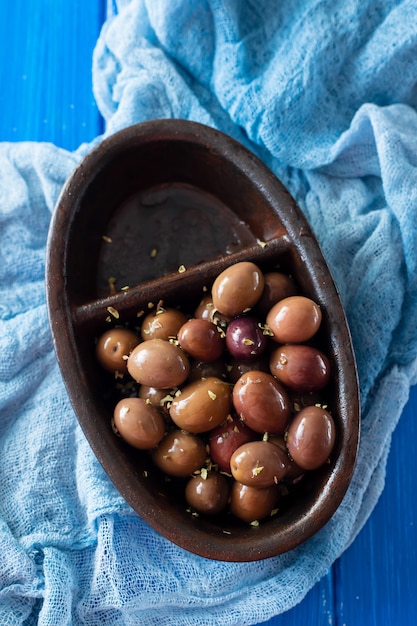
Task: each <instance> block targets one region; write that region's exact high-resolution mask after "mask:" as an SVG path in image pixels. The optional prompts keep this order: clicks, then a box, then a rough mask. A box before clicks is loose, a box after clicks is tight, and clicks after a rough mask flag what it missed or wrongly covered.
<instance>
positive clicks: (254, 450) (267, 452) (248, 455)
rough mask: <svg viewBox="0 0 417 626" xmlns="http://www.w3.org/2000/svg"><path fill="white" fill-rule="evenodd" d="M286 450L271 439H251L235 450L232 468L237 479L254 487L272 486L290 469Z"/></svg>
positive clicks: (231, 461) (231, 463) (231, 460)
mask: <svg viewBox="0 0 417 626" xmlns="http://www.w3.org/2000/svg"><path fill="white" fill-rule="evenodd" d="M288 465H289V464H288V458H287V455H286V454H285V452H283V451H282V450H281V448H279V447H278V446H275V445H274V444H273V443H270V442H269V441H250V442H249V443H244V444H243V445H241V446H240V447H239V448H237V450H235V451H234V453H233V454H232V457H231V459H230V470H231V473H232V476H233V478H234V479H235V480H237V481H239V482H241V483H243V484H244V485H250V486H252V487H258V488H263V487H270V486H271V485H276V484H278V483H279V482H280V480H282V479H283V478H284V476H285V474H286V473H287V471H288V469H289V468H288Z"/></svg>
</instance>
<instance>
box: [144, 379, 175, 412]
mask: <svg viewBox="0 0 417 626" xmlns="http://www.w3.org/2000/svg"><path fill="white" fill-rule="evenodd" d="M175 392H176V389H157V388H156V387H149V386H148V385H141V386H140V387H139V391H138V397H139V398H142V399H143V400H146V402H147V403H148V404H151V405H152V406H154V407H156V408H157V409H159V410H160V411H162V413H164V414H168V411H169V405H170V403H171V402H172V398H173V397H174V394H175Z"/></svg>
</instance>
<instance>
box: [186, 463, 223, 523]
mask: <svg viewBox="0 0 417 626" xmlns="http://www.w3.org/2000/svg"><path fill="white" fill-rule="evenodd" d="M229 493H230V486H229V481H228V480H227V478H226V477H225V476H223V475H222V474H219V473H218V472H213V471H212V472H209V473H208V474H207V475H205V474H203V473H202V474H200V475H199V476H193V477H192V478H190V480H189V481H188V483H187V485H186V487H185V499H186V501H187V502H188V504H189V505H190V506H191V507H192V508H193V509H195V510H196V511H197V512H198V513H205V514H206V515H216V514H217V513H220V512H221V511H223V509H225V508H226V506H227V504H228V501H229Z"/></svg>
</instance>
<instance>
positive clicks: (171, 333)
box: [141, 307, 187, 341]
mask: <svg viewBox="0 0 417 626" xmlns="http://www.w3.org/2000/svg"><path fill="white" fill-rule="evenodd" d="M186 321H187V317H186V316H185V315H184V313H181V311H178V310H177V309H173V308H166V309H164V308H162V307H158V308H157V309H156V311H155V312H152V313H149V314H148V315H147V316H146V317H145V318H144V320H143V322H142V326H141V335H142V339H143V340H144V341H148V340H149V339H165V340H166V341H168V339H171V338H175V337H176V336H177V333H178V331H179V329H180V328H181V326H182V325H183V324H185V322H186Z"/></svg>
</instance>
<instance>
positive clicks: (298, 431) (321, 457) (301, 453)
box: [287, 405, 336, 470]
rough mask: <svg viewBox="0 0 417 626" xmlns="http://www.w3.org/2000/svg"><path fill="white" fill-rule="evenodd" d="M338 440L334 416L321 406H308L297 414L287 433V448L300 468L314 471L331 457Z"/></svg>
mask: <svg viewBox="0 0 417 626" xmlns="http://www.w3.org/2000/svg"><path fill="white" fill-rule="evenodd" d="M335 439H336V429H335V424H334V421H333V418H332V416H331V415H330V413H329V412H328V411H326V410H325V409H323V408H322V407H320V406H317V405H316V406H308V407H306V408H305V409H302V411H300V412H299V413H297V414H296V416H295V417H294V419H293V421H292V422H291V424H290V426H289V428H288V433H287V448H288V452H289V453H290V455H291V458H293V459H294V461H295V462H296V463H297V465H298V466H299V467H301V468H302V469H305V470H314V469H317V468H319V467H321V466H322V465H323V464H324V463H325V462H326V461H327V460H328V459H329V456H330V453H331V451H332V450H333V446H334V442H335Z"/></svg>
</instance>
